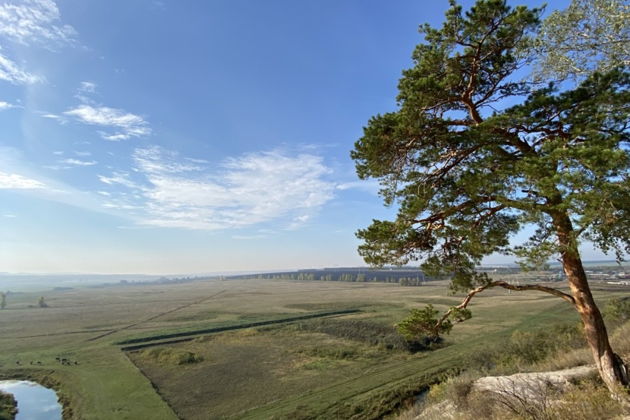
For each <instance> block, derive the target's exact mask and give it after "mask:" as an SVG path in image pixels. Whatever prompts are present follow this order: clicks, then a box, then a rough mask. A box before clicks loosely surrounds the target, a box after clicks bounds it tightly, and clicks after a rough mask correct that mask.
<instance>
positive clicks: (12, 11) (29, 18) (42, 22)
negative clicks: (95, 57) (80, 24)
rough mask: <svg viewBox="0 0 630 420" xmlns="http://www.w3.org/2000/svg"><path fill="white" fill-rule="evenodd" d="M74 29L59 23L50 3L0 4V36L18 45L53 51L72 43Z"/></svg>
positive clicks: (41, 0)
mask: <svg viewBox="0 0 630 420" xmlns="http://www.w3.org/2000/svg"><path fill="white" fill-rule="evenodd" d="M76 35H77V32H76V30H75V29H74V28H73V27H72V26H70V25H66V24H63V23H62V22H61V14H60V12H59V8H58V7H57V4H56V3H55V2H54V1H53V0H21V1H17V2H15V1H14V2H5V3H3V4H0V36H2V37H3V38H4V39H7V40H10V41H13V42H16V43H18V44H22V45H32V44H37V45H41V46H44V47H46V48H49V49H50V48H53V47H55V46H59V45H63V44H73V43H75V42H76Z"/></svg>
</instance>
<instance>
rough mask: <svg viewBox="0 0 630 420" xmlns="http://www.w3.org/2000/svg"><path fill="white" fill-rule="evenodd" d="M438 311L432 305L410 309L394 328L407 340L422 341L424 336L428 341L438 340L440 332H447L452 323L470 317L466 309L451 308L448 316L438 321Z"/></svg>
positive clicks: (449, 330) (470, 314)
mask: <svg viewBox="0 0 630 420" xmlns="http://www.w3.org/2000/svg"><path fill="white" fill-rule="evenodd" d="M439 313H440V311H438V310H437V309H435V308H434V307H433V305H427V306H426V307H424V309H412V310H411V312H410V314H409V316H408V317H407V318H405V319H403V320H402V321H400V322H399V323H398V324H397V325H396V328H397V329H398V332H400V333H401V334H402V335H403V336H404V337H405V338H406V339H407V340H408V341H422V340H424V339H425V337H426V338H427V339H428V340H429V341H430V342H438V341H439V340H440V336H441V335H442V334H448V333H450V332H451V329H452V328H453V324H454V323H457V322H463V321H465V320H467V319H470V318H471V317H472V313H471V312H470V310H468V309H459V308H455V307H453V308H451V309H450V313H449V315H448V317H447V318H446V319H444V320H442V321H441V322H439V319H438V315H439Z"/></svg>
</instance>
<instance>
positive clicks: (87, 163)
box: [59, 158, 98, 166]
mask: <svg viewBox="0 0 630 420" xmlns="http://www.w3.org/2000/svg"><path fill="white" fill-rule="evenodd" d="M59 163H65V164H66V165H73V166H94V165H96V164H97V163H98V162H97V161H95V160H80V159H72V158H69V159H62V160H60V161H59Z"/></svg>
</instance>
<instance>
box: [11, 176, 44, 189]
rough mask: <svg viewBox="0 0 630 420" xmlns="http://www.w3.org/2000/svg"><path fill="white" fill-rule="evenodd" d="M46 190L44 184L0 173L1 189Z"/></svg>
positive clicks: (23, 177)
mask: <svg viewBox="0 0 630 420" xmlns="http://www.w3.org/2000/svg"><path fill="white" fill-rule="evenodd" d="M39 188H44V184H43V183H41V182H39V181H37V180H35V179H31V178H27V177H25V176H22V175H19V174H10V173H6V172H0V189H9V190H28V189H39Z"/></svg>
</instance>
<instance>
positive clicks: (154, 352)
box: [142, 347, 203, 365]
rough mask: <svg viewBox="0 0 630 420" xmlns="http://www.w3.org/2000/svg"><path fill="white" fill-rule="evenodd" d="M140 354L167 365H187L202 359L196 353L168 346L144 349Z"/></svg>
mask: <svg viewBox="0 0 630 420" xmlns="http://www.w3.org/2000/svg"><path fill="white" fill-rule="evenodd" d="M142 354H143V355H144V356H145V357H147V358H150V359H153V360H155V361H156V362H158V363H160V364H168V365H187V364H192V363H199V362H201V361H203V357H201V356H200V355H198V354H196V353H193V352H191V351H186V350H180V349H173V348H168V347H167V348H153V349H150V350H144V351H143V352H142Z"/></svg>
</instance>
